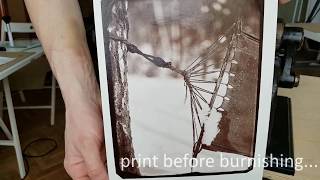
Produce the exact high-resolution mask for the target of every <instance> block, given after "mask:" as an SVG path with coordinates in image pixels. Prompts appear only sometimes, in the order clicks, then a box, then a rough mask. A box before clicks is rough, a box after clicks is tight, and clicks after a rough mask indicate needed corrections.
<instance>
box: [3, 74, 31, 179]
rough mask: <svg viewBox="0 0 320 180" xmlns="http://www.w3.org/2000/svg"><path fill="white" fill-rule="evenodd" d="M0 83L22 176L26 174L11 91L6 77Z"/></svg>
mask: <svg viewBox="0 0 320 180" xmlns="http://www.w3.org/2000/svg"><path fill="white" fill-rule="evenodd" d="M2 83H3V88H4V94H5V97H6V103H7V107H8V114H9V119H10V125H11V131H12V136H13V144H14V149H15V152H16V156H17V161H18V166H19V173H20V177H21V178H23V177H24V176H25V175H26V171H25V167H24V162H23V157H22V151H21V147H20V140H19V134H18V129H17V123H16V117H15V114H14V109H13V103H12V98H11V91H10V86H9V80H8V78H5V79H3V80H2Z"/></svg>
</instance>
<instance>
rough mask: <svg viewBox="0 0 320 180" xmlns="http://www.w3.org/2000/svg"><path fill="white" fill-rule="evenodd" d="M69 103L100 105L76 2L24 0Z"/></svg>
mask: <svg viewBox="0 0 320 180" xmlns="http://www.w3.org/2000/svg"><path fill="white" fill-rule="evenodd" d="M25 3H26V6H27V9H28V12H29V15H30V18H31V20H32V23H33V26H34V27H35V29H36V32H37V35H38V37H39V39H40V41H41V43H42V46H43V48H44V51H45V54H46V56H47V58H48V60H49V63H50V66H51V68H52V70H53V73H54V74H55V76H56V78H57V80H58V82H59V85H60V88H61V91H62V94H63V98H64V100H65V103H66V108H69V107H74V106H75V107H79V106H84V105H85V106H93V107H95V106H100V93H99V90H98V85H97V82H96V78H95V75H94V70H93V67H92V61H91V56H90V52H89V50H88V47H87V42H86V37H85V31H84V25H83V20H82V16H81V11H80V8H79V5H78V2H77V0H68V1H66V0H53V1H44V0H25Z"/></svg>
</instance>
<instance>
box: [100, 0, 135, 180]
mask: <svg viewBox="0 0 320 180" xmlns="http://www.w3.org/2000/svg"><path fill="white" fill-rule="evenodd" d="M127 12H128V1H127V0H104V1H103V2H102V13H103V29H104V39H105V48H106V49H105V52H106V61H107V72H108V84H109V97H110V107H111V108H110V111H111V121H112V122H111V123H112V131H113V141H114V149H115V165H116V169H117V173H118V174H119V175H120V176H122V175H123V176H126V177H127V176H130V175H132V176H135V175H139V174H140V173H139V169H138V167H137V163H136V162H131V163H132V165H131V166H129V167H125V168H124V167H123V166H122V165H121V162H122V160H123V159H124V158H125V159H129V160H133V159H134V157H135V156H134V149H133V144H132V137H131V125H130V113H129V98H128V80H127V73H128V65H127V47H126V45H125V44H123V43H120V42H117V41H112V40H108V39H109V38H108V37H109V35H110V34H113V35H116V36H118V37H120V38H123V39H127V38H128V31H129V22H128V14H127Z"/></svg>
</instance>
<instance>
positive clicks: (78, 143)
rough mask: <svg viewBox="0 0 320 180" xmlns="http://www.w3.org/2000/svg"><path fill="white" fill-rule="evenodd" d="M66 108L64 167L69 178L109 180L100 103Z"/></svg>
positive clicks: (77, 179)
mask: <svg viewBox="0 0 320 180" xmlns="http://www.w3.org/2000/svg"><path fill="white" fill-rule="evenodd" d="M81 104H82V105H80V106H77V107H75V106H73V107H71V108H69V109H68V107H67V109H66V130H65V160H64V166H65V169H66V171H67V172H68V174H69V175H70V176H71V177H72V179H76V180H89V179H92V180H108V177H107V171H106V167H105V165H104V162H105V161H106V156H105V146H104V137H103V123H102V117H101V110H100V105H96V104H93V107H92V106H91V105H92V104H90V103H87V102H86V103H81Z"/></svg>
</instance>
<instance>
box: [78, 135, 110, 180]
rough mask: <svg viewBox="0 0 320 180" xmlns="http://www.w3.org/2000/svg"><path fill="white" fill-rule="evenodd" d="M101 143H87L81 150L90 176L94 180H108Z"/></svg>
mask: <svg viewBox="0 0 320 180" xmlns="http://www.w3.org/2000/svg"><path fill="white" fill-rule="evenodd" d="M99 147H100V145H99V143H96V142H92V141H90V142H86V143H85V145H84V146H83V148H82V149H81V154H82V156H83V158H84V162H85V164H86V167H87V172H88V176H89V177H90V179H92V180H108V179H109V178H108V175H107V169H106V166H105V165H104V159H105V158H103V156H104V155H105V153H101V149H100V148H99Z"/></svg>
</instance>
